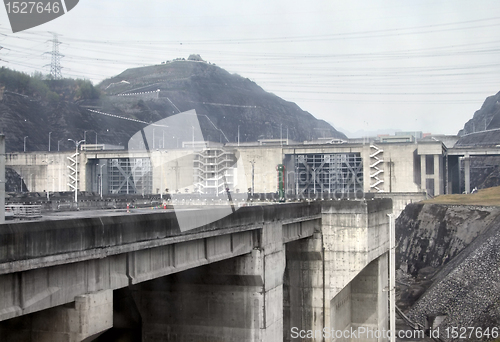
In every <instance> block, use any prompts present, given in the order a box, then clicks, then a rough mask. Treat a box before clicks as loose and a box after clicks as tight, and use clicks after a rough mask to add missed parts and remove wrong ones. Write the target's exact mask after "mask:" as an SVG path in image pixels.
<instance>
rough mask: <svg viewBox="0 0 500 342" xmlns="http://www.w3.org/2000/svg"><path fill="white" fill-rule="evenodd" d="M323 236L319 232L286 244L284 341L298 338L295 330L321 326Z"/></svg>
mask: <svg viewBox="0 0 500 342" xmlns="http://www.w3.org/2000/svg"><path fill="white" fill-rule="evenodd" d="M323 266H324V264H323V239H322V237H321V233H320V232H316V233H314V235H313V236H312V237H310V238H308V239H303V240H298V241H294V242H289V243H287V244H286V269H285V277H284V279H285V280H284V284H283V287H284V289H283V293H284V298H283V300H284V304H283V306H284V311H283V317H284V318H283V319H284V323H283V341H287V342H288V341H301V340H302V339H301V338H299V337H297V336H296V335H297V331H307V330H312V331H316V330H323V328H324V324H325V322H324V317H325V316H324V314H323V313H324V309H325V307H324V305H325V301H324V286H325V284H324V281H325V278H324V276H323V274H324V267H323Z"/></svg>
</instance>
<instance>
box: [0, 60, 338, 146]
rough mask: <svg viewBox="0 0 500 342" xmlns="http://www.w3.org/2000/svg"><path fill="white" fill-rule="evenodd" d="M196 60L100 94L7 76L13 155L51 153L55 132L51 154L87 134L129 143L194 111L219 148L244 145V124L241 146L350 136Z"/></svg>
mask: <svg viewBox="0 0 500 342" xmlns="http://www.w3.org/2000/svg"><path fill="white" fill-rule="evenodd" d="M196 59H197V60H175V61H171V62H165V63H163V64H160V65H154V66H148V67H141V68H134V69H128V70H126V71H124V72H123V73H121V74H120V75H118V76H116V77H113V78H111V79H108V80H105V81H103V82H102V83H101V84H99V85H98V87H97V88H98V90H99V92H100V94H99V92H96V89H94V88H93V87H89V85H88V84H87V83H88V81H87V83H85V81H78V82H76V81H75V82H68V81H66V80H62V81H45V84H42V83H43V82H42V81H40V79H39V78H37V79H36V82H35V79H33V78H30V77H29V76H27V75H23V76H22V77H21V76H19V77H21V78H22V81H23V82H21V83H20V82H12V73H13V72H12V71H9V73H8V76H9V77H4V78H2V77H0V132H2V133H4V134H5V135H6V149H7V151H22V150H23V148H24V137H25V136H27V138H26V150H27V151H34V150H40V151H43V150H48V143H49V132H52V133H51V150H57V145H58V142H59V148H60V149H70V148H71V144H70V143H69V142H68V141H67V139H68V138H71V139H83V136H84V131H87V134H86V135H87V140H88V141H89V142H91V143H93V142H95V138H96V134H97V139H98V142H99V143H108V144H114V145H119V144H122V145H126V144H127V142H128V139H129V138H130V137H131V136H132V135H133V134H134V133H135V132H137V131H138V130H139V129H140V128H142V127H144V126H145V125H146V124H145V123H150V122H155V121H157V120H160V119H162V118H165V117H168V116H171V115H174V114H177V113H179V112H182V111H187V110H191V109H195V110H196V112H197V113H198V114H199V118H200V120H199V121H200V125H201V128H202V131H203V134H204V137H205V139H207V140H208V139H209V140H212V141H217V142H219V141H220V142H223V143H225V142H228V141H230V142H235V141H237V136H238V126H239V128H240V141H241V142H245V141H255V140H257V139H263V138H267V139H269V138H280V136H282V137H283V138H286V135H287V132H288V137H289V139H291V140H296V141H303V140H306V139H314V138H317V137H320V136H323V135H324V134H326V135H327V136H328V135H330V136H332V137H338V138H345V135H343V134H342V133H340V132H337V131H336V130H335V129H334V128H333V127H332V126H331V125H329V124H328V123H326V122H325V121H322V120H317V119H316V118H314V117H313V116H312V115H311V114H310V113H308V112H305V111H303V110H302V109H300V108H299V107H298V106H297V105H296V104H295V103H292V102H288V101H285V100H283V99H281V98H279V97H278V96H276V95H273V94H271V93H268V92H266V91H264V90H263V89H262V88H261V87H259V86H258V85H257V84H255V83H254V82H252V81H250V80H248V79H246V78H243V77H241V76H238V75H234V74H230V73H228V72H227V71H225V70H223V69H221V68H219V67H217V66H215V65H213V64H210V63H206V62H203V61H200V60H199V59H201V58H199V59H198V58H196ZM6 70H8V69H5V68H3V69H2V70H1V71H3V72H6ZM0 76H2V73H0ZM2 82H3V83H2ZM19 84H21V86H20V85H19ZM32 84H34V85H36V86H31V85H32ZM45 85H47V86H48V87H49V88H50V90H49V89H47V87H45ZM42 90H43V91H42ZM42 92H43V94H42V95H41V94H40V93H42ZM99 95H100V96H99ZM88 109H93V110H98V111H100V112H105V113H108V114H113V115H115V116H121V117H124V118H130V119H134V120H138V121H141V122H145V123H141V122H137V121H131V120H125V119H119V118H116V117H113V116H107V115H103V114H97V113H95V112H91V111H89V110H88ZM210 121H211V122H210ZM219 129H220V130H222V131H223V132H224V134H221V133H220V131H219ZM224 135H225V137H224ZM226 137H227V139H226ZM73 148H74V145H73Z"/></svg>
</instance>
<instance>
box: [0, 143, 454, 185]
mask: <svg viewBox="0 0 500 342" xmlns="http://www.w3.org/2000/svg"><path fill="white" fill-rule="evenodd" d="M376 145H377V147H378V148H380V149H382V150H383V153H382V154H380V155H379V157H380V158H381V159H383V161H384V162H383V163H382V164H379V168H380V169H382V170H383V171H384V172H383V173H382V174H380V175H379V178H381V179H383V181H384V183H383V187H381V188H383V190H384V191H385V192H418V191H423V190H425V179H427V178H428V177H425V163H424V165H422V167H423V168H424V173H423V174H422V178H423V185H421V187H419V185H418V184H416V183H415V173H416V172H417V171H416V170H415V165H414V164H415V160H414V152H415V151H417V152H418V154H419V155H422V156H425V155H434V156H436V158H438V157H439V158H441V157H440V156H442V155H443V145H442V143H440V142H437V141H435V142H426V143H422V144H421V143H419V144H414V143H397V144H396V143H378V144H376ZM233 148H234V150H235V151H236V154H237V156H238V157H239V159H240V161H241V163H240V165H238V167H239V169H238V172H237V177H236V178H237V179H240V180H245V181H242V182H241V186H240V185H238V186H237V188H239V190H240V192H246V191H247V189H248V188H249V187H251V184H252V163H251V162H253V163H254V173H255V175H254V192H255V193H266V192H267V193H269V192H276V191H277V173H276V166H277V165H278V164H281V163H283V159H284V156H285V155H293V154H303V153H352V152H354V153H360V154H361V157H362V159H363V165H364V170H363V178H364V191H365V192H370V191H371V192H376V191H375V190H373V189H370V174H371V173H372V172H374V171H373V170H371V169H370V164H371V163H372V160H371V158H370V154H371V153H373V152H374V150H373V149H372V148H371V147H370V145H369V144H364V145H363V144H338V145H297V146H288V145H284V146H252V147H248V146H241V147H231V149H233ZM80 152H81V154H80V159H79V163H80V165H81V167H80V178H79V182H80V186H79V188H80V189H81V190H87V191H90V190H91V189H92V185H91V184H87V182H88V181H89V177H88V176H87V174H86V173H88V172H89V171H91V170H90V169H89V168H87V167H84V165H86V164H87V163H88V164H89V165H91V164H92V163H94V162H96V160H98V159H102V160H105V159H110V158H129V157H130V158H134V157H137V158H151V161H152V165H153V186H152V191H153V193H156V192H157V191H159V189H160V188H163V189H165V188H168V189H169V190H170V191H171V192H173V191H175V190H179V191H181V192H182V193H184V191H185V189H188V192H193V190H194V187H193V179H194V178H193V177H194V176H193V157H194V155H193V151H192V150H188V149H170V150H163V151H162V150H155V151H151V153H149V154H148V153H146V152H130V153H129V152H128V151H80ZM71 154H72V152H68V151H66V152H60V153H58V152H30V153H9V154H8V155H7V165H8V166H9V167H12V168H14V169H15V170H16V171H17V172H18V173H19V174H20V175H21V176H22V177H23V178H24V180H25V182H26V184H27V186H28V189H29V190H30V191H39V192H40V191H43V190H50V191H66V190H69V187H68V186H67V183H68V179H69V178H68V168H67V165H68V160H67V157H68V156H69V155H71ZM162 164H163V167H162V166H161V165H162ZM435 167H436V172H435V175H433V176H432V179H435V182H436V189H437V190H436V193H442V191H444V190H443V189H444V183H443V181H440V180H442V178H443V177H444V171H443V170H444V164H443V160H442V158H441V160H439V161H437V162H436V163H435ZM162 172H163V176H160V174H161V173H162ZM439 182H440V183H439ZM243 187H247V189H243ZM235 188H236V187H235ZM157 189H158V190H157Z"/></svg>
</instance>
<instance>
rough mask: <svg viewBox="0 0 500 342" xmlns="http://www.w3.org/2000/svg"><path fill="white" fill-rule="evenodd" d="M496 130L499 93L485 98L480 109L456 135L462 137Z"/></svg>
mask: <svg viewBox="0 0 500 342" xmlns="http://www.w3.org/2000/svg"><path fill="white" fill-rule="evenodd" d="M496 128H500V92H498V93H497V94H496V95H493V96H489V97H487V98H486V100H485V101H484V103H483V105H482V106H481V108H480V109H479V110H477V111H476V112H475V113H474V116H473V117H472V119H470V120H469V121H467V122H466V123H465V125H464V128H463V129H461V130H460V131H459V132H458V135H460V136H464V135H466V134H471V133H475V132H482V131H486V130H492V129H496Z"/></svg>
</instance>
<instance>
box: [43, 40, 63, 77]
mask: <svg viewBox="0 0 500 342" xmlns="http://www.w3.org/2000/svg"><path fill="white" fill-rule="evenodd" d="M51 33H52V36H53V38H52V40H49V42H52V52H45V53H50V54H51V61H50V74H51V75H52V79H54V80H59V79H61V78H62V74H61V62H60V60H61V57H64V55H61V54H60V53H59V44H61V43H60V42H59V39H58V38H57V33H54V32H51Z"/></svg>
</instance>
